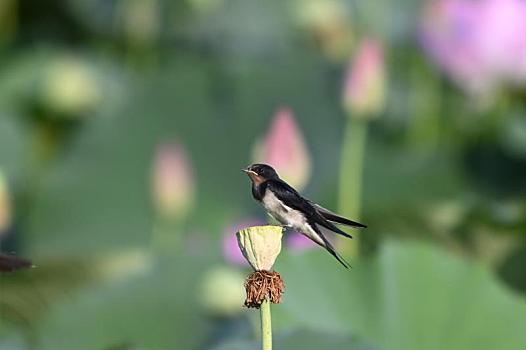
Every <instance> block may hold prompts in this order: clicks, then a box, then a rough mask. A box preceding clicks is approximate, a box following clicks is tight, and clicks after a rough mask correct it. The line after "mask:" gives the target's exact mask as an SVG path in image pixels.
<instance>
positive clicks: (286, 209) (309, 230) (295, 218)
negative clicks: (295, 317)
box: [243, 164, 367, 268]
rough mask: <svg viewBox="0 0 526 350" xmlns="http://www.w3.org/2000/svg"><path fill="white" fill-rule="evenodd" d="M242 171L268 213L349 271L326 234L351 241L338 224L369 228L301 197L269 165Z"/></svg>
mask: <svg viewBox="0 0 526 350" xmlns="http://www.w3.org/2000/svg"><path fill="white" fill-rule="evenodd" d="M243 171H244V172H245V173H246V174H247V175H248V177H250V180H251V181H252V196H253V197H254V199H256V200H257V201H259V202H261V203H262V204H263V207H264V208H265V210H266V211H267V213H269V214H270V215H271V216H272V217H274V218H275V219H276V220H277V221H279V222H280V223H281V224H283V225H284V226H285V227H287V228H292V229H294V230H296V231H298V232H300V233H302V234H303V235H305V236H306V237H308V238H309V239H311V240H312V241H314V242H315V243H317V244H319V245H320V246H322V247H323V248H325V249H326V250H327V251H328V252H329V253H331V255H332V256H334V257H335V258H336V259H337V260H338V261H339V262H340V263H341V264H342V265H343V266H345V267H346V268H349V267H350V265H349V264H348V263H347V262H346V261H345V260H344V259H343V258H342V257H341V255H340V254H338V253H337V252H336V250H335V249H334V247H333V246H332V244H331V243H330V242H329V240H328V239H327V238H326V237H325V236H324V232H327V231H332V232H333V233H336V234H339V235H342V236H345V237H347V238H352V236H351V235H350V234H348V233H346V232H344V231H342V230H340V229H339V228H338V227H336V225H335V224H341V225H345V226H349V227H353V228H365V227H367V226H365V225H363V224H360V223H359V222H355V221H351V220H349V219H346V218H344V217H341V216H339V215H338V214H335V213H333V212H331V211H330V210H327V209H325V208H323V207H322V206H321V205H318V204H316V203H314V202H312V201H310V200H308V199H306V198H304V197H302V196H301V195H300V194H299V193H298V192H297V191H296V190H295V189H294V188H292V187H291V186H290V185H289V184H287V183H286V182H285V181H283V180H282V179H280V178H279V176H278V174H277V173H276V171H275V170H274V169H273V168H272V167H271V166H269V165H266V164H252V165H251V166H249V167H248V168H246V169H243Z"/></svg>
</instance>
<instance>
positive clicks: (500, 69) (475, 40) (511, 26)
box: [420, 0, 526, 93]
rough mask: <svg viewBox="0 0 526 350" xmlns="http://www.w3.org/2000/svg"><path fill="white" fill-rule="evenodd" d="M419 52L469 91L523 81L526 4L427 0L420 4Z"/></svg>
mask: <svg viewBox="0 0 526 350" xmlns="http://www.w3.org/2000/svg"><path fill="white" fill-rule="evenodd" d="M420 39H421V42H422V45H423V47H424V50H425V51H426V52H427V54H428V55H429V56H430V57H431V58H432V59H433V60H434V61H435V63H436V64H437V65H438V66H439V67H440V68H441V69H443V70H444V71H445V72H446V73H447V74H448V75H449V76H450V77H451V78H452V79H453V80H454V81H455V82H456V83H458V84H459V85H460V86H461V87H463V88H465V89H466V91H468V92H472V93H481V92H482V93H483V92H487V91H491V90H492V89H494V88H495V87H497V86H498V85H500V84H502V83H503V82H512V83H518V84H524V83H525V82H526V3H525V2H524V1H522V0H480V1H471V0H433V1H429V2H428V3H427V5H426V6H425V7H424V11H423V16H422V24H421V30H420Z"/></svg>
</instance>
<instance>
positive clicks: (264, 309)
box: [259, 299, 272, 350]
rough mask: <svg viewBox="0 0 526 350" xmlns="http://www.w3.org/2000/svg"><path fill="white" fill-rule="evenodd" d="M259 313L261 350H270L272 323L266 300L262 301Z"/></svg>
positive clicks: (268, 304)
mask: <svg viewBox="0 0 526 350" xmlns="http://www.w3.org/2000/svg"><path fill="white" fill-rule="evenodd" d="M259 312H260V315H261V349H262V350H272V321H271V314H270V301H269V300H268V299H265V300H264V301H263V303H262V304H261V308H260V309H259Z"/></svg>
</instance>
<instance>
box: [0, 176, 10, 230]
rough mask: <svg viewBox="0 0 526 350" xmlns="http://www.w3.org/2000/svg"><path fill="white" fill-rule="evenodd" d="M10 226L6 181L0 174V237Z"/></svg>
mask: <svg viewBox="0 0 526 350" xmlns="http://www.w3.org/2000/svg"><path fill="white" fill-rule="evenodd" d="M10 225H11V201H10V199H9V191H8V189H7V181H6V179H5V177H4V176H3V175H2V173H0V237H1V236H2V234H3V233H5V232H6V231H7V230H8V229H9V226H10Z"/></svg>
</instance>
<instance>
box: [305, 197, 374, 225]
mask: <svg viewBox="0 0 526 350" xmlns="http://www.w3.org/2000/svg"><path fill="white" fill-rule="evenodd" d="M307 200H308V199H307ZM309 202H310V203H311V204H312V206H313V207H314V208H316V210H317V211H318V212H319V213H320V214H321V215H322V216H323V217H324V218H325V219H327V220H328V221H332V222H335V223H337V224H341V225H346V226H350V227H354V228H366V227H367V226H366V225H364V224H361V223H359V222H356V221H352V220H349V219H347V218H344V217H343V216H340V215H338V214H336V213H333V212H332V211H330V210H329V209H325V208H324V207H322V206H321V205H319V204H316V203H314V202H312V201H309Z"/></svg>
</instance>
